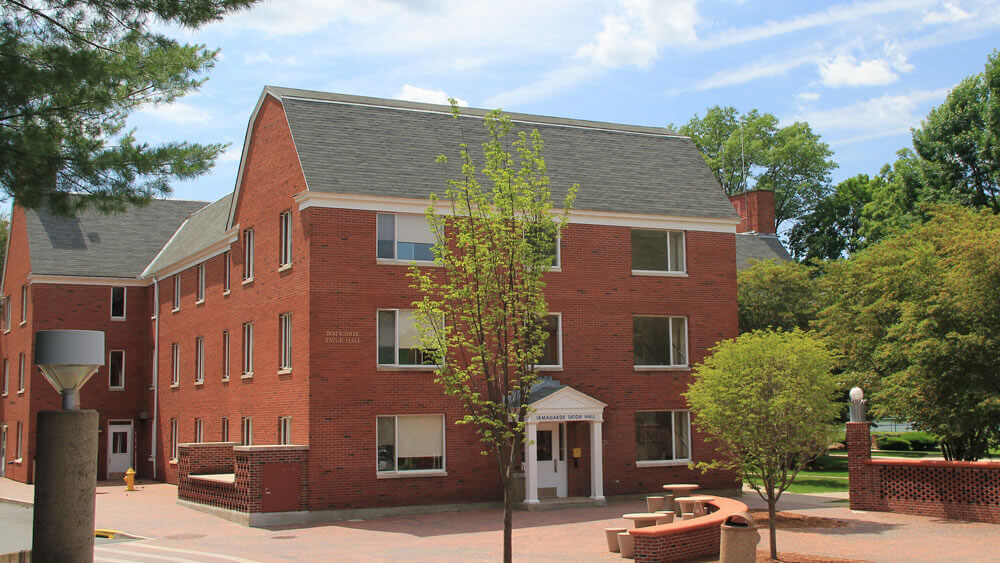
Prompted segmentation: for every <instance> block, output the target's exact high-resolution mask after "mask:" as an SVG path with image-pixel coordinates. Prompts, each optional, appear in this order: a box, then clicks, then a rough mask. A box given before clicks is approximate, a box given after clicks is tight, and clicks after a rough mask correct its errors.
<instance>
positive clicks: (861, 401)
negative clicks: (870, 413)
mask: <svg viewBox="0 0 1000 563" xmlns="http://www.w3.org/2000/svg"><path fill="white" fill-rule="evenodd" d="M847 396H848V398H850V400H851V403H850V407H849V411H850V415H851V422H864V421H865V407H866V406H867V405H868V401H867V400H866V399H865V392H864V391H862V390H861V388H860V387H854V388H852V389H851V390H850V391H848V392H847Z"/></svg>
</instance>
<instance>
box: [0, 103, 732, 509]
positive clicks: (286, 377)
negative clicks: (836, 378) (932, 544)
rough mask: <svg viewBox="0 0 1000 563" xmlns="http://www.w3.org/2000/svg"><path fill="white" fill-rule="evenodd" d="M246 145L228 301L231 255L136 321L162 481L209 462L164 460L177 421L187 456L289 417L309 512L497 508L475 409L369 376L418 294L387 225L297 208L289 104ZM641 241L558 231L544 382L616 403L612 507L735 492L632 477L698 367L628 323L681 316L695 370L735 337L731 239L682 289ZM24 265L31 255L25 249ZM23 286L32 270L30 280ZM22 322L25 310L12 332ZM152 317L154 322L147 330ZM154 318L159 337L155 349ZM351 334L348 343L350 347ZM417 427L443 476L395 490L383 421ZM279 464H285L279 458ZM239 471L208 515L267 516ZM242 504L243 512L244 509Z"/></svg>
mask: <svg viewBox="0 0 1000 563" xmlns="http://www.w3.org/2000/svg"><path fill="white" fill-rule="evenodd" d="M248 143H249V145H248V147H247V159H246V161H245V163H244V176H243V178H242V179H241V182H240V186H239V197H238V199H237V201H236V202H235V211H234V225H238V229H237V228H235V226H234V231H235V232H236V233H238V237H237V239H236V240H235V242H233V243H232V244H231V245H230V247H229V252H230V257H231V262H230V279H231V289H230V291H229V292H228V293H227V292H224V291H223V287H222V280H223V273H224V268H225V264H226V262H225V255H223V254H218V255H215V256H212V257H210V258H208V259H207V260H205V262H204V263H205V266H206V291H205V299H204V301H203V302H200V303H199V302H196V296H195V292H196V286H197V269H196V265H191V266H189V267H187V268H186V269H184V270H182V271H180V272H177V273H176V275H177V276H178V277H179V279H180V283H181V303H180V307H179V309H178V310H177V311H173V310H172V309H173V306H172V300H173V287H174V285H173V284H174V282H175V277H174V275H173V272H161V273H160V274H159V276H160V277H158V278H157V280H156V284H157V285H158V287H159V291H158V295H159V298H158V300H157V302H156V303H153V301H154V299H153V293H154V289H153V287H148V288H144V289H143V290H144V291H146V292H147V293H146V295H147V297H146V303H147V304H146V308H147V309H146V311H145V312H144V313H138V314H137V315H138V316H136V317H134V318H136V319H140V320H141V319H145V320H144V322H143V325H144V328H141V329H139V328H137V329H135V332H136V333H143V334H145V335H147V336H146V337H147V338H148V340H147V341H146V345H145V346H146V348H147V353H148V354H150V356H149V358H150V361H149V364H148V366H146V368H145V373H147V374H148V373H151V372H152V370H153V367H154V365H155V368H156V371H157V374H158V375H157V386H158V389H159V414H158V417H157V424H158V425H157V427H156V431H157V434H158V440H157V444H158V449H157V451H156V458H157V460H158V465H157V468H156V469H157V475H158V477H159V478H161V479H165V480H167V481H168V482H172V483H179V484H180V485H181V486H182V487H186V488H190V487H194V485H192V482H191V480H190V479H189V477H190V475H191V474H192V468H191V466H190V465H189V466H187V467H185V462H184V461H183V460H184V458H185V456H190V455H192V454H191V452H196V451H197V452H201V451H202V449H201V448H194V449H191V448H189V447H181V448H179V450H180V452H179V458H180V459H178V460H170V455H171V440H172V435H171V429H172V426H171V421H172V420H175V421H176V422H177V429H178V433H177V436H176V441H177V442H178V443H187V442H192V441H194V439H195V419H199V418H200V419H201V422H202V428H203V432H204V435H203V439H204V440H205V441H218V440H221V439H222V435H221V424H222V419H223V417H225V418H226V419H228V424H229V436H228V439H229V441H232V442H237V441H241V419H242V418H244V417H251V418H252V420H253V442H252V443H253V444H254V445H268V444H275V443H277V441H278V419H279V417H286V416H288V417H291V420H292V423H291V442H292V443H294V444H308V446H309V451H308V459H306V457H305V454H302V456H303V457H302V458H301V459H286V458H285V457H275V458H274V459H273V460H270V461H268V463H271V464H294V465H295V467H297V468H298V469H297V470H298V471H301V476H302V479H301V483H302V485H301V487H302V491H308V494H305V493H304V492H303V493H302V494H301V496H300V499H301V503H302V507H304V508H308V509H311V510H336V509H349V508H367V507H378V506H409V505H426V504H441V503H458V502H474V501H493V500H499V499H501V498H502V491H501V490H500V487H499V483H498V481H499V479H498V478H497V477H496V475H497V469H496V466H495V462H494V461H493V460H492V459H491V458H489V457H486V456H482V455H480V454H479V452H480V450H481V447H480V446H479V444H478V441H477V438H476V435H475V432H474V429H473V428H470V427H468V426H456V425H455V424H454V423H455V421H457V420H459V419H460V418H461V417H462V416H463V414H464V413H463V411H462V409H461V407H460V405H459V404H458V402H457V401H455V400H454V399H452V398H448V397H445V396H444V395H443V393H442V390H441V388H440V386H439V385H437V384H436V383H434V381H433V380H434V375H433V373H432V372H430V371H425V370H395V369H384V368H381V369H380V368H379V367H378V366H377V365H376V363H377V362H376V358H377V352H376V351H377V344H376V314H377V311H378V310H379V309H381V308H403V309H406V308H410V306H411V303H412V302H413V301H414V300H415V299H416V298H417V293H416V292H415V291H414V290H412V289H411V288H410V287H409V280H408V278H407V277H406V272H407V270H408V266H406V265H400V264H387V263H379V262H378V261H377V260H376V257H375V248H376V226H375V224H376V215H377V212H376V211H371V210H356V209H340V208H326V207H320V206H313V207H307V208H305V209H303V210H299V206H298V204H297V203H296V202H295V199H294V197H295V196H296V195H298V194H301V193H303V192H305V191H306V190H307V186H306V184H305V179H304V177H303V176H302V171H301V169H300V167H299V164H298V157H297V154H296V152H295V148H294V145H293V144H292V141H291V133H290V131H289V128H288V124H287V122H286V120H285V116H284V113H283V111H282V108H281V105H280V103H278V102H277V101H275V100H274V99H272V98H267V99H265V101H264V102H263V104H262V106H261V108H260V111H259V112H258V114H257V117H256V119H255V121H254V123H253V126H252V129H251V134H250V136H249V138H248ZM595 189H596V188H595ZM286 210H287V211H290V212H291V216H292V225H293V227H292V232H293V250H292V254H293V260H292V266H291V267H290V268H279V265H278V252H279V248H278V247H279V245H278V241H279V228H280V227H279V213H281V212H283V211H286ZM22 223H23V220H22ZM248 228H252V229H254V254H255V267H254V275H253V280H252V281H250V282H248V283H241V281H242V275H241V274H242V271H243V244H244V242H245V239H244V235H243V232H244V231H245V230H246V229H248ZM12 236H14V233H13V232H12ZM630 240H631V236H630V229H629V228H628V227H622V226H609V225H590V224H580V223H573V224H570V225H569V226H568V228H567V230H566V231H565V232H564V234H563V238H562V246H561V262H562V265H561V271H556V272H551V273H550V274H548V275H547V278H546V282H547V284H548V286H547V291H546V292H547V297H548V301H549V308H550V310H551V311H553V312H557V313H560V314H561V315H562V351H563V354H562V356H563V366H562V369H561V370H559V371H555V372H548V373H546V374H545V375H551V376H552V377H553V378H555V379H558V380H560V381H561V382H562V383H564V384H567V385H570V386H572V387H574V388H575V389H577V390H578V391H580V392H583V393H586V394H587V395H589V396H591V397H593V398H595V399H597V400H599V401H602V402H604V403H606V404H608V405H609V406H608V407H607V408H606V409H605V411H604V424H603V452H604V455H603V460H602V463H603V464H604V467H603V475H604V484H603V485H604V492H605V494H606V495H619V494H632V493H640V492H650V491H656V490H659V489H660V487H661V485H662V484H663V483H667V482H694V483H699V484H700V485H701V486H702V487H703V488H705V489H720V488H734V487H738V486H739V481H738V478H737V476H736V475H735V474H733V473H730V472H723V471H711V472H708V473H706V474H702V473H701V472H699V471H692V470H689V469H688V468H687V466H686V463H683V462H682V463H679V464H677V465H670V466H658V467H638V466H637V464H636V451H635V450H636V448H635V413H636V412H637V411H653V410H656V411H660V410H673V409H678V410H685V409H686V408H687V406H686V403H685V401H684V399H683V397H681V396H680V394H681V393H683V392H684V391H686V389H687V386H688V384H689V383H691V381H692V377H691V373H690V371H689V370H687V369H671V370H637V369H636V368H634V367H633V350H632V347H633V345H632V330H633V329H632V323H633V316H634V315H670V316H683V317H687V318H688V352H689V354H688V362H689V364H691V365H694V364H696V363H698V362H700V361H701V360H702V358H703V357H704V356H705V355H706V354H707V353H708V350H709V349H710V348H711V347H712V346H714V345H715V344H716V343H717V342H718V341H720V340H723V339H727V338H732V337H735V336H736V335H737V334H738V327H737V315H736V258H735V241H734V235H733V234H732V233H717V232H703V231H688V232H687V234H686V253H687V268H688V272H687V276H681V277H667V276H635V275H632V273H631V255H630ZM12 248H13V247H12ZM12 252H13V250H12ZM23 256H27V249H26V248H25V249H24V250H23ZM163 274H166V275H163ZM23 275H25V276H26V275H27V271H26V270H25V271H24V272H23ZM105 289H106V288H105ZM5 291H7V292H8V293H10V292H11V290H5ZM17 291H19V290H17ZM129 291H130V294H129V307H130V311H129V315H130V316H129V319H130V321H131V319H132V318H133V317H132V311H131V307H132V306H133V304H135V303H139V302H140V300H138V299H133V293H132V291H133V290H132V289H131V288H130V290H129ZM14 295H16V292H15V293H14ZM47 298H48V299H52V300H53V301H54V302H57V301H58V300H59V299H63V297H59V296H56V295H54V294H53V295H51V296H49V297H47ZM81 298H82V294H81ZM17 312H18V311H17V308H16V306H15V310H14V311H13V313H14V319H16V318H17ZM154 313H155V314H156V315H157V319H156V321H152V320H150V317H151V315H153V314H154ZM283 313H291V314H292V350H293V362H292V363H293V368H292V370H291V372H281V371H279V369H278V363H279V360H278V358H279V346H278V331H279V320H278V318H279V315H281V314H283ZM47 314H56V313H55V311H51V312H50V313H47ZM143 315H144V316H143ZM88 322H89V321H88ZM245 322H252V323H253V327H254V370H253V374H252V376H249V377H241V373H240V368H241V358H242V325H243V323H245ZM157 323H158V330H159V338H158V342H154V340H156V339H154V338H153V334H154V333H155V330H156V326H157ZM66 328H70V327H68V326H67V327H66ZM74 328H84V327H82V326H79V327H74ZM86 328H94V327H86ZM15 330H17V329H15ZM224 330H227V331H228V332H229V342H230V348H229V356H228V359H229V365H230V375H229V378H228V380H224V379H223V377H222V365H223V357H222V353H221V348H222V347H221V342H222V333H223V331H224ZM345 334H346V335H348V336H347V337H343V335H345ZM338 335H339V336H338ZM197 337H203V338H204V342H205V380H204V383H201V384H196V383H195V339H196V338H197ZM173 343H177V345H178V348H179V359H180V362H179V383H178V384H177V385H172V382H171V379H172V372H173V369H172V368H173V366H172V357H171V344H173ZM154 345H155V346H156V355H155V358H154V356H153V355H152V354H153V348H154ZM130 347H131V345H130ZM15 358H16V356H15ZM137 361H138V360H137ZM128 363H129V362H128V361H127V365H128ZM130 371H131V370H130ZM95 377H98V376H95ZM89 385H93V384H89ZM87 400H88V399H86V398H85V399H84V404H85V405H86V401H87ZM145 401H146V403H145V406H142V405H138V406H137V407H136V408H141V409H143V410H145V411H148V412H149V413H150V417H151V418H152V414H153V411H152V408H151V406H150V405H152V404H153V401H152V394H151V393H147V394H146V399H145ZM406 414H439V415H443V416H444V418H445V422H446V435H445V473H446V474H444V475H435V476H419V477H418V476H415V475H400V476H397V477H396V478H387V477H388V476H386V475H381V476H380V475H378V474H377V472H376V460H377V454H376V418H377V417H378V416H380V415H406ZM140 426H142V425H141V424H137V428H138V427H140ZM147 426H151V424H147ZM566 435H567V444H566V447H567V455H568V463H567V466H568V470H569V477H568V486H569V494H570V495H579V496H585V495H589V494H590V490H591V483H590V469H591V465H590V464H591V463H592V462H593V460H592V459H591V451H590V438H589V429H588V425H587V424H585V423H571V424H568V425H567V433H566ZM144 441H145V442H146V443H148V441H149V440H148V438H145V439H144ZM573 448H581V450H582V452H581V453H582V456H581V457H580V458H579V459H578V461H577V462H576V463H574V460H573V458H572V456H571V452H572V449H573ZM691 450H692V452H693V457H694V459H695V461H702V460H708V459H711V457H712V455H713V452H712V450H711V447H710V446H709V445H707V444H706V442H705V437H704V436H703V435H701V434H700V433H698V432H697V431H694V430H692V444H691ZM205 451H210V449H209V450H205ZM140 455H141V454H140ZM242 455H244V454H242V453H241V451H240V450H239V449H237V451H236V452H235V453H234V454H233V456H234V461H233V464H234V466H235V467H236V468H239V467H244V468H245V470H246V471H247V472H252V471H255V470H254V469H252V468H253V467H255V466H254V463H256V462H254V461H253V460H251V459H250V458H249V457H248V458H246V459H245V460H243V461H241V459H242V458H241V457H240V456H242ZM260 455H263V454H260ZM268 455H270V454H268ZM277 455H278V454H275V456H277ZM280 455H281V456H290V455H291V454H290V453H289V451H285V452H283V453H281V454H280ZM293 457H294V456H293ZM142 458H143V459H145V456H142ZM254 459H260V458H254ZM187 463H190V462H187ZM241 464H242V465H241ZM283 467H284V466H283ZM287 467H291V466H287ZM289 470H291V469H289ZM199 471H200V470H199ZM236 471H237V477H236V480H235V483H234V485H233V491H232V492H230V491H228V490H227V489H218V490H213V491H208V490H207V489H205V490H203V492H200V493H198V494H200V495H202V497H201V498H203V499H215V500H205V502H218V503H229V505H230V506H236V507H242V506H245V509H246V510H251V511H253V510H256V508H257V507H256V505H252V504H251V503H252V502H257V501H260V495H259V494H258V493H259V492H260V491H259V489H254V488H252V487H253V485H251V483H254V482H258V483H259V481H255V480H256V479H258V478H257V477H256V476H253V475H250V473H248V474H247V475H242V474H240V471H242V470H236ZM261 471H263V469H262V470H261ZM261 478H263V477H261ZM244 484H245V485H244ZM199 486H201V485H199ZM244 486H246V487H247V489H246V493H244V492H243V490H242V487H244ZM191 490H194V489H191ZM185 494H187V493H185ZM191 494H192V495H193V494H195V493H191ZM213 495H214V496H213ZM182 498H183V497H182ZM192 498H194V497H192ZM239 499H245V502H246V504H245V505H243V504H241V503H243V502H244V500H239ZM254 499H256V501H255V500H254ZM199 502H201V501H199ZM234 509H235V510H244V508H234Z"/></svg>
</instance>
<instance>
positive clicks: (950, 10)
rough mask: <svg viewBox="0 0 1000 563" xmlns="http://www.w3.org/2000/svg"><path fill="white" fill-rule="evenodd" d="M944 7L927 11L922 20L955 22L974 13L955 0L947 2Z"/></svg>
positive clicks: (928, 22) (926, 21) (925, 21)
mask: <svg viewBox="0 0 1000 563" xmlns="http://www.w3.org/2000/svg"><path fill="white" fill-rule="evenodd" d="M943 8H944V9H943V10H935V11H931V12H927V13H926V14H924V18H923V20H922V21H923V22H924V23H926V24H937V23H954V22H958V21H962V20H967V19H969V18H971V17H972V14H970V13H969V12H966V11H965V10H963V9H962V8H960V7H958V6H956V5H955V4H954V3H953V2H945V3H944V6H943Z"/></svg>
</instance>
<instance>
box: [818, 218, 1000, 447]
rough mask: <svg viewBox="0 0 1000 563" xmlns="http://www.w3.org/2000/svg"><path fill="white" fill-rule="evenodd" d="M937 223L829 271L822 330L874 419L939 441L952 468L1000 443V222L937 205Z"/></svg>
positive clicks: (931, 222) (845, 376) (845, 381)
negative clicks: (892, 420)
mask: <svg viewBox="0 0 1000 563" xmlns="http://www.w3.org/2000/svg"><path fill="white" fill-rule="evenodd" d="M929 213H930V219H929V220H927V221H926V222H924V223H923V224H919V225H916V226H914V227H912V228H911V229H910V230H908V231H906V232H904V233H903V234H900V235H898V236H895V237H893V238H890V239H887V240H885V241H882V242H880V243H878V244H875V245H872V246H871V247H869V248H868V249H866V250H864V251H862V252H860V253H858V254H856V255H855V256H853V257H852V258H851V259H850V260H847V261H842V262H839V263H831V264H828V265H827V266H828V272H827V274H826V276H824V285H825V290H826V292H827V293H828V294H829V297H830V303H831V304H830V305H829V306H828V307H827V308H826V309H824V310H823V311H822V312H821V313H820V317H819V321H818V324H819V326H820V329H821V331H822V334H823V336H824V337H825V339H826V341H827V342H828V343H829V344H830V346H831V347H832V348H833V349H834V350H835V351H836V352H838V353H839V354H840V357H841V358H842V368H843V370H844V373H843V374H842V376H841V377H842V378H843V381H842V383H843V384H844V385H845V386H849V385H860V386H862V387H864V388H865V389H866V390H867V391H870V393H869V396H870V397H871V399H872V404H873V409H872V410H873V413H874V414H875V416H893V417H898V418H902V419H905V420H908V421H910V422H912V423H913V424H914V425H915V426H917V427H918V428H919V429H921V430H926V431H929V432H932V433H934V434H937V435H940V436H941V437H942V444H943V451H944V454H945V456H946V458H948V459H954V460H975V459H978V458H980V457H982V456H983V455H985V454H986V452H987V449H988V446H989V444H990V443H991V442H992V443H996V442H997V441H998V440H1000V374H998V371H997V366H1000V281H998V280H1000V252H998V251H997V249H998V248H1000V216H997V215H994V214H993V213H992V212H991V211H989V210H987V209H983V210H980V211H974V210H970V209H966V208H963V207H960V206H956V205H944V204H940V205H937V206H934V207H932V208H931V209H930V211H929Z"/></svg>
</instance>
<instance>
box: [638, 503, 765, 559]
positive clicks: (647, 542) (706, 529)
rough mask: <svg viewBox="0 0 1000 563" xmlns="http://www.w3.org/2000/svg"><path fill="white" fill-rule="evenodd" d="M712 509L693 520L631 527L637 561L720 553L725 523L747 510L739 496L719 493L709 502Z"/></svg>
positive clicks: (699, 556)
mask: <svg viewBox="0 0 1000 563" xmlns="http://www.w3.org/2000/svg"><path fill="white" fill-rule="evenodd" d="M708 507H709V509H710V510H714V511H713V512H712V513H710V514H707V515H705V516H701V517H698V518H693V519H691V520H676V521H674V522H671V523H670V524H661V525H659V526H650V527H646V528H636V529H633V530H629V534H631V535H632V537H633V538H634V539H635V560H636V561H647V562H652V561H689V560H691V559H698V558H701V557H707V556H718V555H719V544H720V543H721V539H722V523H723V522H725V521H726V518H728V517H730V516H732V515H733V514H737V513H740V512H746V511H747V505H745V504H743V503H742V502H740V501H738V500H733V499H728V498H725V497H716V498H715V500H713V501H711V502H709V503H708Z"/></svg>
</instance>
